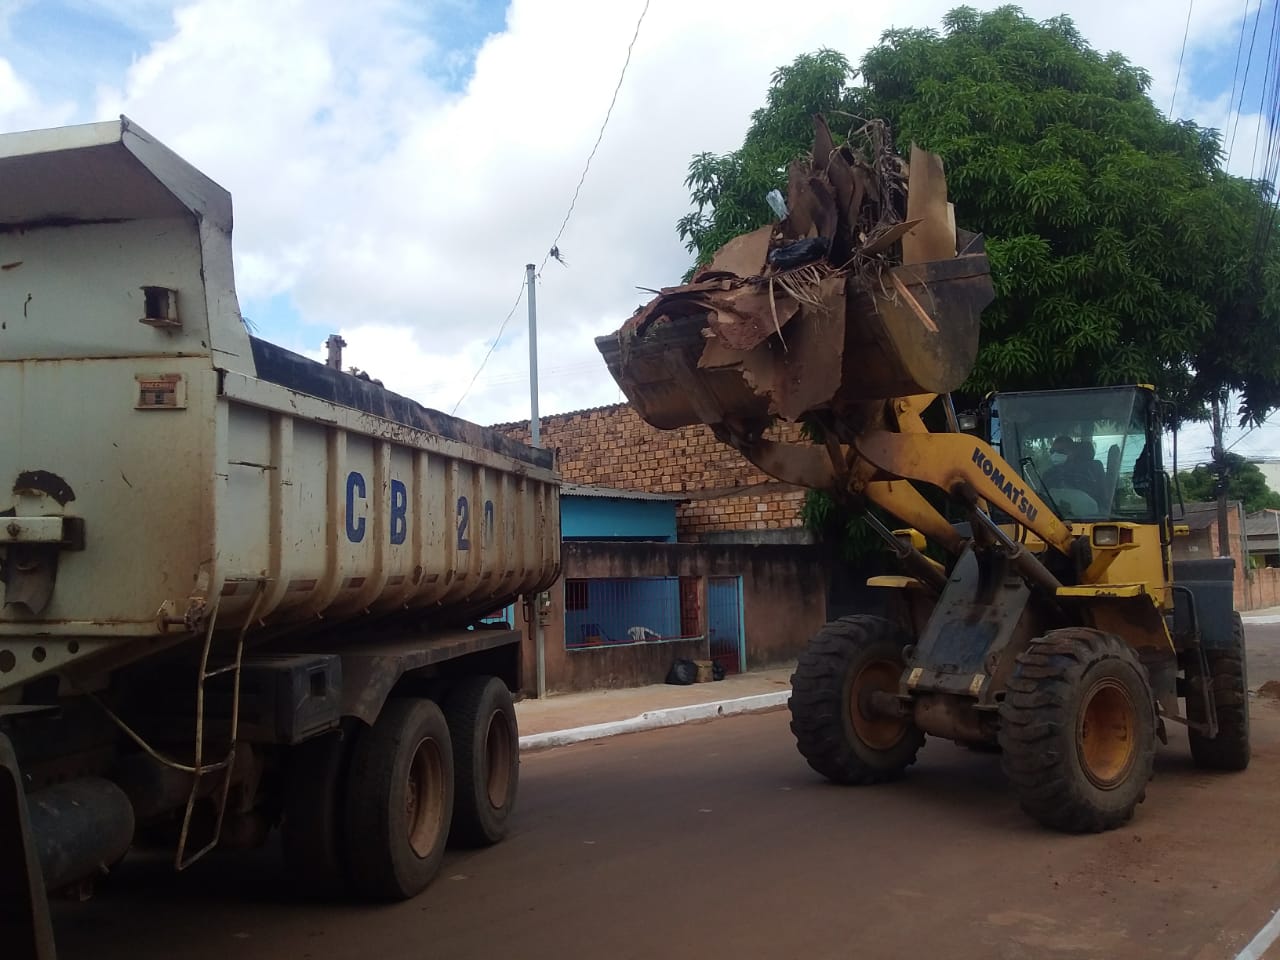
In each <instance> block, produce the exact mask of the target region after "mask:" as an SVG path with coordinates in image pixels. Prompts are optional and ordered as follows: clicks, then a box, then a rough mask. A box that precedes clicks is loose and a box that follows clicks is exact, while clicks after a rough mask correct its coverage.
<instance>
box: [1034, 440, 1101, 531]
mask: <svg viewBox="0 0 1280 960" xmlns="http://www.w3.org/2000/svg"><path fill="white" fill-rule="evenodd" d="M1091 446H1092V445H1091V444H1089V443H1088V442H1087V441H1075V440H1072V439H1071V438H1070V437H1068V436H1058V437H1056V438H1054V441H1053V446H1052V447H1050V449H1049V463H1050V466H1049V469H1048V470H1046V471H1045V472H1044V483H1045V486H1046V487H1047V488H1048V490H1049V495H1050V496H1051V497H1052V498H1053V499H1054V501H1055V502H1057V504H1058V505H1059V506H1060V507H1061V509H1062V512H1063V513H1064V514H1066V515H1067V517H1068V518H1069V519H1085V518H1088V517H1093V516H1097V515H1098V510H1099V506H1100V504H1101V501H1102V492H1103V491H1102V487H1103V482H1104V478H1105V471H1104V470H1103V468H1102V464H1100V463H1098V461H1097V460H1095V459H1094V458H1093V455H1092V451H1091V449H1090V447H1091Z"/></svg>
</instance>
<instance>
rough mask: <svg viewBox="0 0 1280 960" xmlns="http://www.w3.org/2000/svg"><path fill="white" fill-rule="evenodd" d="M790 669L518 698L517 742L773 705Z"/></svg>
mask: <svg viewBox="0 0 1280 960" xmlns="http://www.w3.org/2000/svg"><path fill="white" fill-rule="evenodd" d="M794 669H795V667H794V665H792V664H787V665H785V666H781V667H773V668H771V669H768V670H755V671H751V672H750V673H742V674H737V675H735V676H731V677H726V678H725V679H724V680H720V681H717V682H712V683H694V684H690V685H689V686H687V687H679V686H675V685H673V684H668V683H655V684H652V685H650V686H647V687H631V688H629V689H625V690H592V691H589V692H587V693H567V694H563V695H561V696H550V697H548V698H547V699H545V700H535V699H529V700H521V701H520V702H519V703H517V704H516V718H517V721H518V722H519V724H520V747H521V749H522V750H537V749H542V748H546V747H552V746H559V745H562V744H566V743H576V742H579V741H582V740H593V739H596V738H598V737H607V736H614V735H616V734H619V733H633V732H638V731H640V730H653V729H656V728H658V727H666V726H672V725H674V724H677V723H690V722H693V721H696V720H704V719H712V718H714V717H718V716H729V715H731V714H734V713H744V712H752V711H756V710H769V709H774V708H777V707H780V706H784V705H785V704H786V702H787V697H788V696H790V694H791V673H792V671H793V670H794Z"/></svg>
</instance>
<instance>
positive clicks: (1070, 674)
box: [1000, 627, 1155, 833]
mask: <svg viewBox="0 0 1280 960" xmlns="http://www.w3.org/2000/svg"><path fill="white" fill-rule="evenodd" d="M1000 747H1001V750H1002V751H1003V766H1004V771H1005V774H1006V776H1008V778H1009V780H1010V781H1011V782H1012V783H1013V786H1014V789H1015V790H1016V791H1017V794H1018V799H1019V801H1020V802H1021V804H1022V809H1023V810H1025V811H1026V812H1027V813H1028V814H1030V815H1031V816H1032V817H1034V818H1035V819H1036V820H1038V821H1039V822H1040V823H1042V824H1044V825H1045V826H1047V827H1052V828H1054V829H1056V830H1063V831H1066V832H1069V833H1098V832H1101V831H1103V830H1112V829H1114V828H1116V827H1118V826H1120V825H1121V824H1123V823H1126V822H1128V821H1129V820H1130V819H1131V818H1132V817H1133V812H1134V809H1135V808H1136V807H1137V805H1138V804H1139V803H1141V802H1142V800H1143V799H1145V797H1146V789H1147V783H1148V782H1149V781H1150V779H1151V770H1152V766H1153V764H1154V762H1155V701H1154V698H1153V696H1152V694H1151V686H1150V683H1149V682H1148V680H1147V673H1146V669H1145V668H1144V667H1143V666H1142V664H1141V663H1140V662H1139V660H1138V657H1137V654H1135V653H1134V651H1133V648H1132V647H1130V646H1129V645H1128V644H1126V643H1125V642H1124V641H1123V640H1121V639H1120V638H1119V637H1116V636H1113V635H1111V634H1108V633H1102V632H1100V631H1098V630H1091V629H1087V628H1084V627H1067V628H1064V629H1060V630H1051V631H1050V632H1049V633H1047V634H1045V635H1044V636H1043V637H1040V638H1038V639H1036V640H1033V641H1031V644H1030V646H1028V648H1027V649H1026V650H1025V651H1023V652H1022V653H1020V654H1018V657H1017V663H1016V666H1015V667H1014V671H1013V676H1011V677H1010V678H1009V681H1008V685H1007V688H1006V692H1005V699H1004V702H1003V703H1002V704H1001V705H1000Z"/></svg>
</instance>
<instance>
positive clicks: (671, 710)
mask: <svg viewBox="0 0 1280 960" xmlns="http://www.w3.org/2000/svg"><path fill="white" fill-rule="evenodd" d="M790 696H791V691H790V690H779V691H777V692H775V693H761V694H757V695H756V696H753V697H738V698H737V699H734V700H717V701H715V702H713V703H694V704H690V705H689V706H686V707H668V708H667V709H665V710H650V711H648V712H647V713H642V714H640V715H639V716H638V717H629V718H628V719H626V720H611V721H609V722H608V723H593V724H590V725H589V726H585V727H573V728H571V729H569V730H554V731H552V732H550V733H531V734H529V735H528V736H526V737H521V738H520V749H521V750H530V751H532V750H545V749H547V748H548V747H563V746H565V745H566V744H570V743H582V742H583V741H584V740H599V739H600V738H602V737H616V736H617V735H618V734H620V733H640V732H641V731H644V730H657V729H659V728H661V727H674V726H677V725H679V724H682V723H692V722H693V721H695V720H714V719H716V718H717V717H731V716H733V715H734V714H738V713H752V712H754V711H757V710H771V709H773V708H774V707H781V706H785V705H786V702H787V698H788V697H790Z"/></svg>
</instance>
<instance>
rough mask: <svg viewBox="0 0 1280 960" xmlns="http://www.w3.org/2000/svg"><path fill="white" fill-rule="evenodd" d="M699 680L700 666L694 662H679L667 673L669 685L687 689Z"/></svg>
mask: <svg viewBox="0 0 1280 960" xmlns="http://www.w3.org/2000/svg"><path fill="white" fill-rule="evenodd" d="M697 680H698V665H697V664H696V663H694V662H693V661H692V660H677V661H675V662H674V663H673V664H671V669H670V670H668V671H667V683H673V684H675V685H676V686H678V687H687V686H689V685H690V684H691V683H696V682H697Z"/></svg>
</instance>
